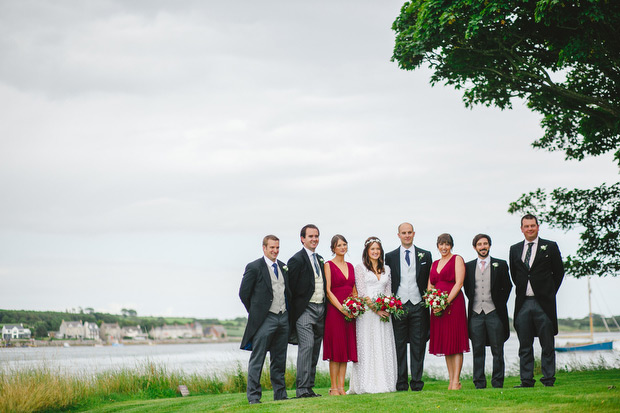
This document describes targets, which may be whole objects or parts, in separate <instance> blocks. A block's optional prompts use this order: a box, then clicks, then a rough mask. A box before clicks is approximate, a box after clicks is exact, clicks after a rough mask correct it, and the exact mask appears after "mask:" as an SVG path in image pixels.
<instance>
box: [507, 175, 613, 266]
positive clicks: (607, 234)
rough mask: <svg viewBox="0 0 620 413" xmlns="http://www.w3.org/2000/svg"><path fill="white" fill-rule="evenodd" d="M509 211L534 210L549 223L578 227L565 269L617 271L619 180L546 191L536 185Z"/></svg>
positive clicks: (513, 204)
mask: <svg viewBox="0 0 620 413" xmlns="http://www.w3.org/2000/svg"><path fill="white" fill-rule="evenodd" d="M508 212H511V213H515V212H521V213H526V212H534V213H536V214H538V216H539V218H540V219H541V220H542V221H546V222H548V223H549V225H550V226H552V227H555V228H560V229H563V230H570V229H574V228H580V229H581V230H582V231H581V234H580V240H581V242H580V244H579V248H578V249H577V254H576V255H575V256H568V257H567V259H566V270H567V272H568V273H570V274H572V275H574V276H576V277H581V276H588V275H600V276H607V275H618V274H620V254H619V252H620V222H619V221H618V217H620V183H616V184H614V185H610V186H607V185H601V186H599V187H597V188H594V189H573V190H568V189H566V188H558V189H555V190H553V191H551V193H549V194H547V193H546V192H545V191H543V190H541V189H538V190H537V191H535V192H530V193H529V194H524V195H522V196H521V198H519V199H518V200H517V201H515V202H513V203H511V204H510V209H509V210H508Z"/></svg>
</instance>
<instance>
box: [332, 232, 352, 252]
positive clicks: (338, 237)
mask: <svg viewBox="0 0 620 413" xmlns="http://www.w3.org/2000/svg"><path fill="white" fill-rule="evenodd" d="M338 241H344V242H345V243H347V244H348V243H349V242H348V241H347V239H346V238H345V237H344V235H340V234H336V235H334V236H333V237H332V242H331V243H330V245H329V248H331V250H332V252H334V251H335V250H336V244H338Z"/></svg>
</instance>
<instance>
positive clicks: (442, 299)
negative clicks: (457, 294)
mask: <svg viewBox="0 0 620 413" xmlns="http://www.w3.org/2000/svg"><path fill="white" fill-rule="evenodd" d="M448 295H449V294H448V292H446V291H441V290H438V289H436V288H433V289H430V290H426V292H425V293H424V295H423V296H422V298H423V299H424V305H426V307H428V308H430V309H431V310H439V311H438V312H434V314H435V316H437V317H439V316H440V315H442V314H443V311H444V310H445V309H446V308H448V306H449V305H450V303H449V302H448Z"/></svg>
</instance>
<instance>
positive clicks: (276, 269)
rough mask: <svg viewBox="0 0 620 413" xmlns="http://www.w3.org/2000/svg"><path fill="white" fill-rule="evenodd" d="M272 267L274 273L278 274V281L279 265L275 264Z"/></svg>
mask: <svg viewBox="0 0 620 413" xmlns="http://www.w3.org/2000/svg"><path fill="white" fill-rule="evenodd" d="M271 266H272V267H273V272H274V273H275V274H276V279H278V264H276V263H275V262H274V263H273V264H271Z"/></svg>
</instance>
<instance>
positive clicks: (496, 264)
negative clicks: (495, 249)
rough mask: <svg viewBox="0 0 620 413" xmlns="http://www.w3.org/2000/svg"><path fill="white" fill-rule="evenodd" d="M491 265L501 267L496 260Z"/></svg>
mask: <svg viewBox="0 0 620 413" xmlns="http://www.w3.org/2000/svg"><path fill="white" fill-rule="evenodd" d="M491 265H492V266H493V268H497V267H499V264H498V263H496V262H494V263H493V264H491Z"/></svg>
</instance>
